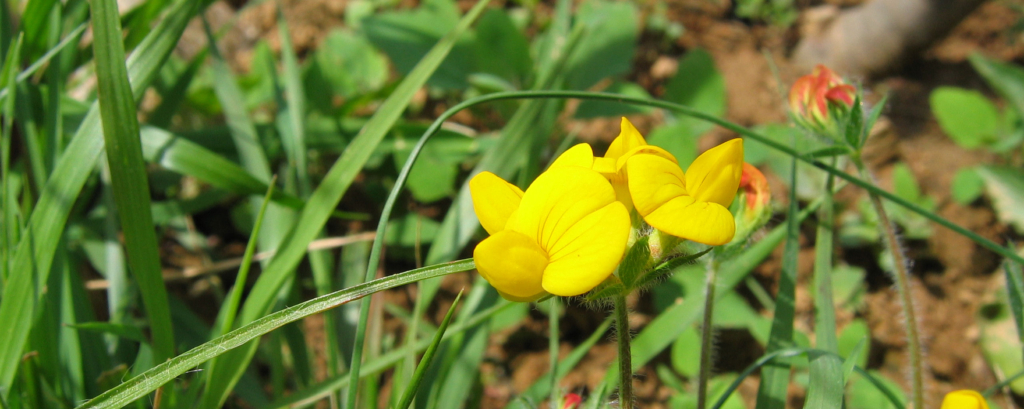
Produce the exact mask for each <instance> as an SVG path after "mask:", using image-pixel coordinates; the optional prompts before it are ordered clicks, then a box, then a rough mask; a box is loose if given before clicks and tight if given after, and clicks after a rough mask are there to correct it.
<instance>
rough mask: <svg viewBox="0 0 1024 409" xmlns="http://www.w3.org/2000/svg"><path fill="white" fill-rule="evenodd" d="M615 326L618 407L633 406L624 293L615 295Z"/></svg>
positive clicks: (627, 312) (629, 407)
mask: <svg viewBox="0 0 1024 409" xmlns="http://www.w3.org/2000/svg"><path fill="white" fill-rule="evenodd" d="M615 327H616V331H615V332H616V338H617V340H618V342H619V384H620V386H619V408H621V409H632V408H633V357H632V355H631V354H632V352H631V351H630V347H629V310H627V309H626V294H625V293H623V294H619V295H616V296H615Z"/></svg>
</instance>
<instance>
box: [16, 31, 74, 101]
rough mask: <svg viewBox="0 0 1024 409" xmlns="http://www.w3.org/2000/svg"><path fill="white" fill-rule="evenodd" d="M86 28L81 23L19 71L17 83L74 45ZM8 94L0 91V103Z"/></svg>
mask: <svg viewBox="0 0 1024 409" xmlns="http://www.w3.org/2000/svg"><path fill="white" fill-rule="evenodd" d="M86 28H89V25H88V24H86V23H82V24H81V25H79V26H78V27H77V28H75V29H74V30H73V31H71V32H70V33H68V35H67V36H65V37H64V39H63V40H61V41H60V42H59V43H57V45H55V46H54V47H53V48H51V49H50V50H49V51H47V52H46V54H43V56H42V57H39V59H38V60H36V61H35V62H34V63H32V65H30V66H28V68H25V69H24V70H23V71H21V73H20V74H18V77H17V81H18V83H21V82H22V81H25V80H27V79H28V78H29V77H31V76H32V74H35V73H36V71H38V70H39V69H40V68H42V67H43V65H46V63H48V62H50V59H51V58H53V57H54V56H55V55H57V54H59V53H60V52H61V51H64V48H65V47H67V46H68V44H72V43H74V42H75V40H77V39H78V36H79V35H81V34H82V33H84V32H85V29H86ZM8 94H10V91H8V90H7V89H6V88H5V89H2V90H0V101H3V100H4V98H7V95H8Z"/></svg>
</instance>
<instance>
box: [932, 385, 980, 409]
mask: <svg viewBox="0 0 1024 409" xmlns="http://www.w3.org/2000/svg"><path fill="white" fill-rule="evenodd" d="M941 409H988V402H985V398H984V397H983V396H981V394H980V393H978V392H975V391H972V390H967V389H964V390H959V391H953V392H950V393H947V394H946V398H945V399H943V400H942V408H941Z"/></svg>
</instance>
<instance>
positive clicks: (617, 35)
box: [565, 1, 639, 90]
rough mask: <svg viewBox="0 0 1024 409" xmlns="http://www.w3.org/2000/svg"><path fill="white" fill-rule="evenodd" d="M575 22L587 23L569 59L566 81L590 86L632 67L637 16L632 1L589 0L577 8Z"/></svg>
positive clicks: (577, 86)
mask: <svg viewBox="0 0 1024 409" xmlns="http://www.w3.org/2000/svg"><path fill="white" fill-rule="evenodd" d="M575 24H576V25H579V24H582V25H583V26H584V27H585V32H586V33H585V34H584V36H583V39H582V40H581V41H580V43H579V45H578V46H577V47H576V49H575V50H574V51H573V52H572V54H571V55H570V56H569V59H568V61H566V74H565V81H566V85H567V86H568V88H570V89H580V90H582V89H587V88H590V87H591V86H593V85H594V84H596V83H597V82H598V81H600V80H602V79H604V78H608V77H612V76H616V75H619V74H625V73H627V72H629V70H630V69H632V67H633V52H634V50H635V49H636V43H637V33H638V32H639V27H638V16H637V10H636V5H634V4H633V3H632V2H611V1H589V2H585V3H582V4H580V6H579V8H578V9H577V10H576V23H575Z"/></svg>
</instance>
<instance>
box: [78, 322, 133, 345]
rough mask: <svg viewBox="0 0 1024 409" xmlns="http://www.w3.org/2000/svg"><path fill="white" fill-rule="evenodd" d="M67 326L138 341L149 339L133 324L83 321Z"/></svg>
mask: <svg viewBox="0 0 1024 409" xmlns="http://www.w3.org/2000/svg"><path fill="white" fill-rule="evenodd" d="M69 327H71V328H74V329H78V330H84V331H95V332H104V333H108V334H113V335H116V336H118V337H121V338H124V339H130V340H132V341H135V342H139V343H147V342H149V340H147V339H146V336H145V335H143V333H142V330H141V329H139V327H136V326H134V325H127V324H117V323H112V322H83V323H81V324H74V325H69Z"/></svg>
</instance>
